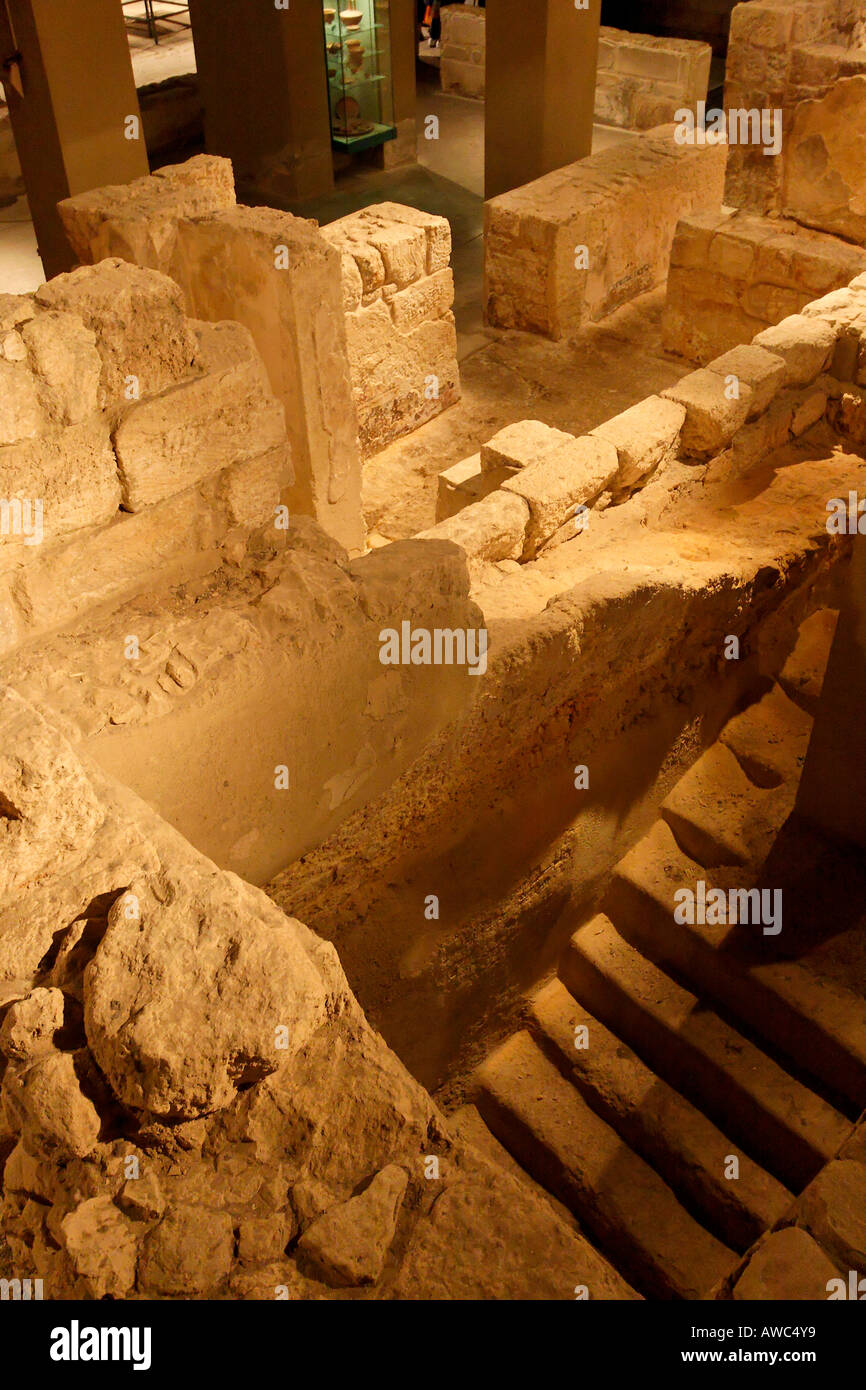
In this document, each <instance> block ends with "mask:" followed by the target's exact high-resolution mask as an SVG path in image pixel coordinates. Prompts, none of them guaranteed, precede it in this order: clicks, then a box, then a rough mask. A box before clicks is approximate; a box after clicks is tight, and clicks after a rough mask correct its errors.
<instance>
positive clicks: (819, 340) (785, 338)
mask: <svg viewBox="0 0 866 1390" xmlns="http://www.w3.org/2000/svg"><path fill="white" fill-rule="evenodd" d="M836 336H837V334H836V329H835V327H834V326H833V324H831V323H825V322H824V320H823V319H811V318H808V317H807V316H806V315H805V314H789V316H788V317H787V318H785V319H782V321H781V323H777V324H774V325H773V326H772V327H771V328H765V329H764V331H763V332H762V333H759V334H758V335H757V337H756V338H754V339H753V340H752V341H753V342H754V344H755V345H756V346H758V347H763V348H766V349H767V351H768V352H772V353H773V355H774V356H776V357H781V358H782V360H783V361H784V363H785V385H786V386H808V385H809V384H810V383H811V382H813V381H814V380H815V378H816V377H817V376H819V375H820V373H821V372H823V371H824V370H825V369H826V368H827V367H828V366H829V365H830V362H831V360H832V357H833V349H834V348H835V346H836Z"/></svg>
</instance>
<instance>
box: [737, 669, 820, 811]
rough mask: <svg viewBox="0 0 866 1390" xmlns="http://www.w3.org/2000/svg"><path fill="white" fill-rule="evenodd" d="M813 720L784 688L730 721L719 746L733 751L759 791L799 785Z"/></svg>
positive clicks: (773, 688) (765, 696)
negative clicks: (790, 697)
mask: <svg viewBox="0 0 866 1390" xmlns="http://www.w3.org/2000/svg"><path fill="white" fill-rule="evenodd" d="M811 734H812V720H811V718H810V717H809V715H808V714H807V713H806V711H805V710H803V709H801V708H800V706H799V705H795V704H794V701H793V700H790V699H789V698H788V696H787V695H786V694H785V692H784V690H783V689H782V687H781V686H780V685H774V686H773V687H772V688H771V689H770V690H769V691H768V692H767V694H766V695H764V696H763V697H762V698H761V699H760V700H756V701H755V703H754V704H752V705H749V707H748V709H745V710H743V711H742V713H741V714H736V715H734V717H733V719H729V720H728V722H727V724H726V725H725V727H724V728H723V729H722V732H721V733H720V734H719V742H720V743H722V744H724V745H725V747H726V748H730V750H731V752H732V753H733V754H734V756H735V757H736V759H737V761H738V763H739V764H740V766H741V767H742V769H743V771H744V772H745V774H746V776H747V777H748V778H749V780H750V781H751V782H753V783H754V784H755V786H756V787H778V786H779V785H780V784H781V783H783V782H796V783H799V780H800V773H801V772H802V770H803V763H804V761H805V757H806V750H807V749H808V747H809V739H810V737H811Z"/></svg>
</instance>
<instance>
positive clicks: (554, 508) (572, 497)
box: [502, 435, 617, 558]
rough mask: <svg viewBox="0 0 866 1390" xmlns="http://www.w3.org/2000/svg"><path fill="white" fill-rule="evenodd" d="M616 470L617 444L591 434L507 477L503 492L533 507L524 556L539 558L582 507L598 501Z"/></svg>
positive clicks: (530, 511) (530, 508) (563, 446)
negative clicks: (544, 548)
mask: <svg viewBox="0 0 866 1390" xmlns="http://www.w3.org/2000/svg"><path fill="white" fill-rule="evenodd" d="M616 470H617V452H616V449H615V448H614V446H613V444H610V443H608V442H607V441H606V440H604V439H594V438H592V437H591V436H589V435H587V436H585V437H583V438H581V439H572V440H570V442H569V443H568V444H565V445H562V446H561V447H560V448H558V449H556V450H554V451H553V452H551V453H550V454H549V455H547V456H546V457H545V458H542V459H541V460H539V462H538V463H531V464H529V465H528V467H526V468H522V469H520V470H519V472H517V473H515V474H514V475H513V477H511V478H507V479H506V480H505V482H504V483H503V484H502V488H503V491H506V492H513V493H516V494H517V496H519V497H522V498H524V499H525V501H526V502H527V503H528V504H529V525H528V526H527V529H526V545H525V547H524V556H525V557H526V558H531V557H532V556H534V555H536V554H537V553H538V551H539V549H540V548H541V546H543V545H544V543H545V541H548V540H550V538H551V536H553V534H554V532H556V531H558V530H559V528H560V527H561V526H564V525H565V523H566V522H567V521H569V520H570V518H571V517H573V516H574V514H575V512H576V511H577V508H578V507H579V506H585V505H588V504H589V503H592V502H594V501H595V500H596V498H597V497H598V496H599V495H600V493H602V492H603V491H604V489H605V488H606V487H607V485H608V484H609V482H610V481H611V479H612V478H613V476H614V474H615V473H616Z"/></svg>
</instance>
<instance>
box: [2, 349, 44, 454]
mask: <svg viewBox="0 0 866 1390" xmlns="http://www.w3.org/2000/svg"><path fill="white" fill-rule="evenodd" d="M47 424H48V418H47V416H46V414H45V412H44V410H43V408H42V405H41V404H40V401H39V392H38V391H37V389H36V380H35V378H34V376H33V373H32V372H30V371H28V369H27V368H26V367H25V366H19V365H18V364H17V363H15V362H6V361H0V445H3V444H15V443H16V442H17V441H18V440H19V439H32V438H33V436H34V435H36V434H39V433H40V432H41V431H42V430H43V429H45V428H46V426H47Z"/></svg>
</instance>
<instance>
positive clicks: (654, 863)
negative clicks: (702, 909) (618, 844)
mask: <svg viewBox="0 0 866 1390" xmlns="http://www.w3.org/2000/svg"><path fill="white" fill-rule="evenodd" d="M699 880H702V881H703V882H704V883H705V884H706V888H707V891H709V889H710V888H711V887H713V886H718V887H721V888H724V889H731V888H750V887H751V886H752V884H753V882H754V879H753V878H750V876H749V872H748V870H744V869H732V868H726V869H714V870H713V871H712V877H711V876H710V873H709V871H708V870H706V869H704V868H703V867H702V866H701V865H700V864H697V863H695V861H694V860H692V859H690V858H689V856H688V855H686V854H684V853H683V851H682V850H681V849H680V847H679V845H678V844H677V843H676V840H675V838H674V835H673V833H672V831H671V829H670V827H669V826H668V825H667V824H666V823H665V822H664V821H661V820H660V821H656V823H655V825H654V826H653V827H652V828H651V830H650V831H649V832H648V834H646V835H645V836H644V838H643V839H642V840H641V841H640V842H639V843H638V844H637V845H635V847H634V848H633V849H632V850H630V851H629V853H628V854H627V855H626V856H625V857H624V858H623V859H621V860H620V862H619V864H618V865H617V867H616V869H615V871H614V873H613V875H612V877H611V881H610V884H609V887H608V891H607V894H606V896H605V901H604V909H605V912H606V913H607V915H608V916H609V917H610V918H611V920H612V921H613V922H614V923H615V925H616V927H617V930H618V931H619V932H620V933H621V934H622V935H623V936H624V937H626V938H627V939H628V940H629V941H630V942H631V943H632V944H633V945H635V946H637V947H638V949H639V950H641V951H642V952H643V953H644V954H645V955H646V956H648V957H649V958H650V959H651V960H653V961H655V962H656V964H658V965H661V966H662V967H664V968H666V969H672V970H673V971H674V972H675V973H676V974H677V975H679V976H680V977H681V978H683V979H685V980H687V981H688V983H689V985H690V986H691V988H692V989H694V991H695V992H696V993H697V994H699V995H701V996H702V997H704V998H708V999H712V1000H714V1001H715V1002H716V1003H717V1004H719V1005H721V1006H722V1007H723V1008H724V1009H725V1010H726V1011H728V1012H729V1013H730V1014H732V1015H733V1016H734V1017H735V1018H737V1019H738V1020H740V1021H742V1022H743V1023H744V1024H745V1025H746V1027H747V1028H748V1029H749V1030H750V1032H753V1033H755V1035H756V1036H758V1037H760V1038H762V1039H764V1040H765V1041H766V1042H767V1043H768V1044H769V1045H770V1046H771V1047H772V1048H773V1049H774V1050H776V1051H778V1052H779V1053H780V1054H782V1055H784V1056H786V1057H789V1058H790V1059H791V1061H792V1062H793V1063H794V1064H795V1066H796V1067H797V1068H798V1069H801V1070H803V1071H804V1072H806V1073H807V1074H809V1075H810V1076H813V1077H815V1078H816V1080H817V1081H818V1082H820V1083H822V1084H823V1085H824V1087H825V1088H826V1089H827V1091H828V1093H829V1094H831V1095H833V1096H843V1097H845V1098H846V1099H847V1100H848V1101H850V1102H851V1105H852V1108H857V1109H862V1108H863V1107H864V1106H866V1000H864V999H863V998H861V997H860V996H858V995H856V994H853V993H852V992H851V991H850V990H847V989H845V988H844V987H843V986H842V985H839V984H837V983H836V982H834V981H832V980H829V979H827V978H826V977H823V976H817V975H816V974H814V973H813V972H812V971H810V970H809V969H807V968H806V966H804V965H802V964H800V963H799V962H798V961H796V960H787V959H784V958H781V957H780V952H781V950H782V949H783V948H784V947H785V945H786V941H787V939H786V937H785V935H784V930H785V929H784V895H783V899H782V909H783V911H782V931H781V932H780V933H779V937H778V939H777V938H776V937H773V936H765V935H764V932H763V928H762V926H761V925H755V926H751V925H747V924H746V925H743V924H740V925H734V926H731V925H728V924H726V923H719V924H712V923H702V922H698V921H695V922H678V921H676V920H675V917H674V913H675V911H676V909H677V905H678V903H677V900H676V899H675V896H674V895H675V893H676V892H677V890H679V889H681V888H691V889H692V890H693V891H696V890H697V884H698V881H699ZM767 886H768V887H769V886H770V885H767Z"/></svg>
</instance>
